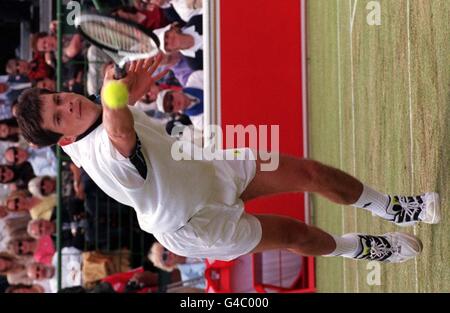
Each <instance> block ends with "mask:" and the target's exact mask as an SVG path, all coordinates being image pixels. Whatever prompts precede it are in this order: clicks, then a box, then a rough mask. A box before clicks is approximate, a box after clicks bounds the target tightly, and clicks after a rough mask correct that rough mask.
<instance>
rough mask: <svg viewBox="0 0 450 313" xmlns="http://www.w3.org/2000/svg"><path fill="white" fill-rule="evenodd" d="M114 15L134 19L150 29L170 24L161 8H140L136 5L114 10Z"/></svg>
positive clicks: (133, 20)
mask: <svg viewBox="0 0 450 313" xmlns="http://www.w3.org/2000/svg"><path fill="white" fill-rule="evenodd" d="M112 15H114V16H118V17H121V18H123V19H125V20H129V21H132V22H134V23H136V24H139V25H141V26H143V27H144V28H147V29H149V30H154V29H157V28H161V27H164V26H166V25H167V24H169V21H168V20H167V19H166V17H165V15H164V13H163V11H162V10H161V9H159V8H155V9H154V10H140V9H137V8H136V7H131V8H129V7H122V8H118V9H116V10H114V11H113V12H112Z"/></svg>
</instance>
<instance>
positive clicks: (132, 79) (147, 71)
mask: <svg viewBox="0 0 450 313" xmlns="http://www.w3.org/2000/svg"><path fill="white" fill-rule="evenodd" d="M162 59H163V54H162V53H159V54H157V55H156V56H154V57H151V58H148V59H141V60H137V61H133V62H131V63H130V64H129V66H128V70H127V76H125V77H124V78H122V79H120V81H121V82H123V83H124V84H126V85H127V87H128V92H129V102H128V103H129V105H134V104H135V103H136V101H138V100H139V99H140V98H142V97H143V96H144V95H145V94H146V93H147V92H149V91H150V88H151V86H152V85H153V84H154V83H155V82H157V81H158V80H160V79H161V78H162V77H164V76H165V75H166V74H167V72H168V71H169V69H165V70H163V71H161V72H160V73H159V74H157V75H154V76H153V73H154V72H155V71H156V69H157V68H158V66H159V64H160V63H161V60H162ZM112 79H114V68H113V67H111V68H109V69H107V70H106V74H105V81H104V85H106V83H107V82H108V81H109V80H112Z"/></svg>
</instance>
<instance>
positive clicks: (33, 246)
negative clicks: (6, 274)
mask: <svg viewBox="0 0 450 313" xmlns="http://www.w3.org/2000/svg"><path fill="white" fill-rule="evenodd" d="M8 251H9V253H11V254H12V255H15V256H16V257H19V258H20V257H24V256H27V257H31V256H32V257H33V259H34V261H36V262H39V263H44V264H51V262H52V257H53V255H54V254H55V246H54V244H53V241H52V238H51V237H50V236H42V237H41V238H39V239H33V238H26V239H14V240H11V241H10V242H9V243H8Z"/></svg>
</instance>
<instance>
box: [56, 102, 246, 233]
mask: <svg viewBox="0 0 450 313" xmlns="http://www.w3.org/2000/svg"><path fill="white" fill-rule="evenodd" d="M130 110H131V112H132V114H133V117H134V124H135V131H136V133H137V135H138V137H139V139H140V141H141V144H142V149H141V151H142V154H143V155H144V158H145V160H146V164H147V178H146V179H145V181H144V180H143V179H142V177H141V176H140V175H139V173H138V171H137V169H136V168H135V166H134V165H133V164H132V163H131V162H130V160H129V159H128V158H125V157H123V156H122V155H121V154H120V153H119V152H118V151H117V150H116V149H115V147H114V146H113V144H112V142H111V141H110V139H109V137H108V134H107V132H106V130H105V128H104V127H103V124H100V125H99V126H98V127H97V128H96V129H94V130H93V131H92V132H91V133H89V134H88V135H87V136H85V137H84V138H82V139H80V140H78V141H76V142H74V143H72V144H69V145H66V146H63V147H62V148H63V150H64V151H65V152H66V153H67V154H68V155H69V156H70V157H71V158H72V161H73V162H74V163H75V165H77V166H78V167H83V169H84V170H85V171H86V172H87V174H88V175H89V176H90V177H91V178H92V179H93V180H94V182H95V183H96V184H97V185H98V186H99V187H100V188H101V189H102V190H103V191H104V192H105V193H106V194H108V195H109V196H110V197H112V198H114V199H115V200H116V201H118V202H121V203H123V204H125V205H128V206H131V207H133V208H134V209H135V211H136V214H137V218H138V221H139V225H140V227H141V228H142V229H143V230H145V231H147V232H150V233H166V232H174V231H176V230H178V229H179V228H181V227H182V226H184V225H185V224H186V223H187V221H188V220H189V219H190V218H191V217H192V216H193V215H194V214H195V213H196V212H198V211H199V210H200V209H202V208H204V207H207V206H209V205H225V206H228V205H230V206H231V205H235V204H236V202H238V201H239V200H238V198H239V191H238V188H239V186H238V185H239V184H240V181H239V178H237V177H235V176H236V175H235V174H234V173H233V171H232V170H231V168H230V167H229V166H228V165H227V164H226V162H223V161H206V160H180V161H175V160H174V159H173V158H172V156H171V147H172V144H173V142H175V141H176V140H175V139H174V138H171V137H170V136H168V135H167V134H166V132H165V129H164V126H163V125H160V124H158V123H156V122H154V121H152V120H151V119H150V118H149V117H148V116H146V115H145V113H143V112H141V111H139V110H138V109H136V108H133V107H130Z"/></svg>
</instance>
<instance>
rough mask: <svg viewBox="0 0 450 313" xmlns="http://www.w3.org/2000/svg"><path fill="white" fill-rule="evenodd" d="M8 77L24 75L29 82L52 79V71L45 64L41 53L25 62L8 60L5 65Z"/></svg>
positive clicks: (35, 54)
mask: <svg viewBox="0 0 450 313" xmlns="http://www.w3.org/2000/svg"><path fill="white" fill-rule="evenodd" d="M6 72H7V73H8V74H9V75H25V76H27V77H28V79H29V80H30V81H33V80H38V79H43V78H50V77H53V74H54V71H53V69H52V68H51V67H50V66H48V64H47V63H45V58H44V56H43V55H42V54H41V53H34V58H33V59H32V60H31V61H30V62H27V61H25V60H20V59H10V60H8V62H7V63H6Z"/></svg>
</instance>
